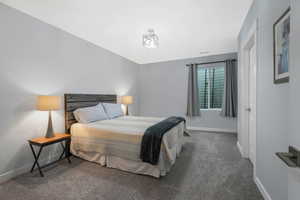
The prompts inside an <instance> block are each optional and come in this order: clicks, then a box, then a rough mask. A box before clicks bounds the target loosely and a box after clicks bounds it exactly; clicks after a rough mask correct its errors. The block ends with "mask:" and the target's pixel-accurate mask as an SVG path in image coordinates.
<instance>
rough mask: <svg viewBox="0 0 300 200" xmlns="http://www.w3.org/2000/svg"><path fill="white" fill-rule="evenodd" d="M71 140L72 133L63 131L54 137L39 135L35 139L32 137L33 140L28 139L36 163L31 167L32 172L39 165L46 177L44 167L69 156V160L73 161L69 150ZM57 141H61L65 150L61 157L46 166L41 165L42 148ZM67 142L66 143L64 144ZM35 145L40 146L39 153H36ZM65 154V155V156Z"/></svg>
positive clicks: (41, 173)
mask: <svg viewBox="0 0 300 200" xmlns="http://www.w3.org/2000/svg"><path fill="white" fill-rule="evenodd" d="M70 141H71V135H70V134H64V133H63V134H62V133H57V134H55V137H53V138H45V137H39V138H34V139H31V140H28V142H29V145H30V148H31V151H32V154H33V156H34V159H35V161H34V163H33V166H32V168H31V171H30V172H31V173H32V172H33V170H34V168H35V166H36V165H37V167H38V170H39V172H40V175H41V176H42V177H44V174H43V172H42V168H44V167H47V166H49V165H51V164H54V163H56V162H58V161H60V160H62V159H64V158H67V159H68V162H69V163H71V160H70V153H69V151H68V149H67V148H68V146H69V144H70ZM56 143H60V145H61V146H62V149H63V152H62V153H61V155H60V157H59V159H58V160H56V161H54V162H51V163H49V164H46V165H44V166H40V164H39V158H40V155H41V153H42V150H43V148H44V147H45V146H49V145H51V144H56ZM63 143H65V145H64V144H63ZM33 146H37V147H39V150H38V153H37V154H36V152H35V150H34V148H33ZM64 155H65V157H63V156H64Z"/></svg>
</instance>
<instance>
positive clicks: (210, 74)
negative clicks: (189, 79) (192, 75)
mask: <svg viewBox="0 0 300 200" xmlns="http://www.w3.org/2000/svg"><path fill="white" fill-rule="evenodd" d="M198 86H199V100H200V108H201V109H220V108H221V107H222V101H223V92H224V66H216V67H198Z"/></svg>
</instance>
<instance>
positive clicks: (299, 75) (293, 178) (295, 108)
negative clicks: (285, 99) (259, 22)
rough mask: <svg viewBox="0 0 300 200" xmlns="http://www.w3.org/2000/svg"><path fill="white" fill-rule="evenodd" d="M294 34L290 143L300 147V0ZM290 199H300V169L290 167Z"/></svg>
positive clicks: (295, 7) (295, 5)
mask: <svg viewBox="0 0 300 200" xmlns="http://www.w3.org/2000/svg"><path fill="white" fill-rule="evenodd" d="M291 7H292V19H291V22H292V23H291V27H292V36H291V54H290V56H291V57H290V58H291V79H290V103H289V107H290V118H289V119H290V131H289V144H290V145H292V146H294V147H296V148H298V149H300V134H299V124H300V118H299V113H300V104H299V102H300V93H299V89H300V68H299V66H300V57H299V52H300V1H298V0H292V1H291ZM288 181H289V182H288V184H289V200H298V199H299V196H300V191H299V188H300V170H299V168H298V169H289V175H288Z"/></svg>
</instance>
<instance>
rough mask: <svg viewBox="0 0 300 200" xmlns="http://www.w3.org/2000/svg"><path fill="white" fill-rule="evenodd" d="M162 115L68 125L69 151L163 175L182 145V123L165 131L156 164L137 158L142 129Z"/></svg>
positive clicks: (130, 168)
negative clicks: (69, 136) (70, 138)
mask: <svg viewBox="0 0 300 200" xmlns="http://www.w3.org/2000/svg"><path fill="white" fill-rule="evenodd" d="M163 119H164V118H150V117H134V116H124V117H119V118H116V119H111V120H104V121H98V122H94V123H90V124H79V123H77V124H74V125H73V126H72V127H71V134H72V142H71V152H72V153H73V154H74V155H77V156H79V157H82V158H84V159H86V160H90V161H93V162H97V163H100V164H101V165H106V166H108V167H112V168H118V169H122V170H126V171H131V172H134V173H140V174H148V175H152V176H155V177H159V176H163V175H165V174H166V173H167V172H168V171H169V170H170V168H171V166H172V165H173V164H174V163H175V160H176V157H177V156H178V155H179V153H180V151H181V148H182V145H183V131H184V124H183V123H181V124H179V125H177V126H176V127H174V128H173V129H171V130H170V131H168V132H167V133H166V134H165V135H164V137H163V142H162V148H161V153H160V160H159V164H158V165H157V166H153V165H151V164H148V163H143V162H142V161H141V159H140V148H141V141H142V137H143V134H144V132H145V130H146V129H147V128H148V127H150V126H152V125H154V124H156V123H157V122H159V121H162V120H163Z"/></svg>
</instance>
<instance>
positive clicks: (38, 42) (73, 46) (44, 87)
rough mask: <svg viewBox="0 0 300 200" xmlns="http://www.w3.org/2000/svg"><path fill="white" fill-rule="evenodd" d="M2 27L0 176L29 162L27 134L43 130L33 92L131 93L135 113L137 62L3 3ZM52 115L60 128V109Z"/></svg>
mask: <svg viewBox="0 0 300 200" xmlns="http://www.w3.org/2000/svg"><path fill="white" fill-rule="evenodd" d="M0 27H1V28H0V29H1V33H0V91H1V104H0V111H1V113H0V149H1V151H0V182H1V181H4V180H6V179H7V178H9V177H12V176H14V175H16V174H18V173H22V172H24V171H27V170H28V169H29V167H31V164H32V162H33V156H32V154H31V152H30V148H29V146H28V144H27V140H28V139H30V138H32V137H37V136H43V135H44V134H45V131H46V130H45V129H46V126H47V112H40V111H36V110H35V101H36V95H40V94H44V95H59V96H63V94H64V93H101V94H118V95H125V94H129V95H133V96H134V101H135V104H134V105H132V106H131V107H130V111H131V113H132V114H137V113H138V108H139V106H138V104H139V103H138V102H139V99H138V96H137V94H138V89H137V85H138V84H137V81H138V72H139V70H138V67H139V66H138V65H137V64H135V63H133V62H131V61H129V60H127V59H125V58H123V57H120V56H118V55H116V54H113V53H111V52H109V51H107V50H105V49H103V48H101V47H98V46H95V45H93V44H91V43H89V42H86V41H84V40H81V39H79V38H77V37H75V36H73V35H70V34H68V33H66V32H64V31H62V30H59V29H57V28H55V27H52V26H50V25H48V24H45V23H43V22H41V21H39V20H37V19H34V18H32V17H30V16H28V15H26V14H23V13H21V12H19V11H17V10H15V9H12V8H9V7H7V6H5V5H3V4H0ZM53 118H54V119H53V121H54V128H55V130H56V131H57V132H63V131H64V113H63V111H58V112H54V113H53ZM52 155H56V152H55V151H54V152H52ZM45 156H46V154H44V155H42V157H43V158H44V157H45ZM46 158H47V157H46Z"/></svg>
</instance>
